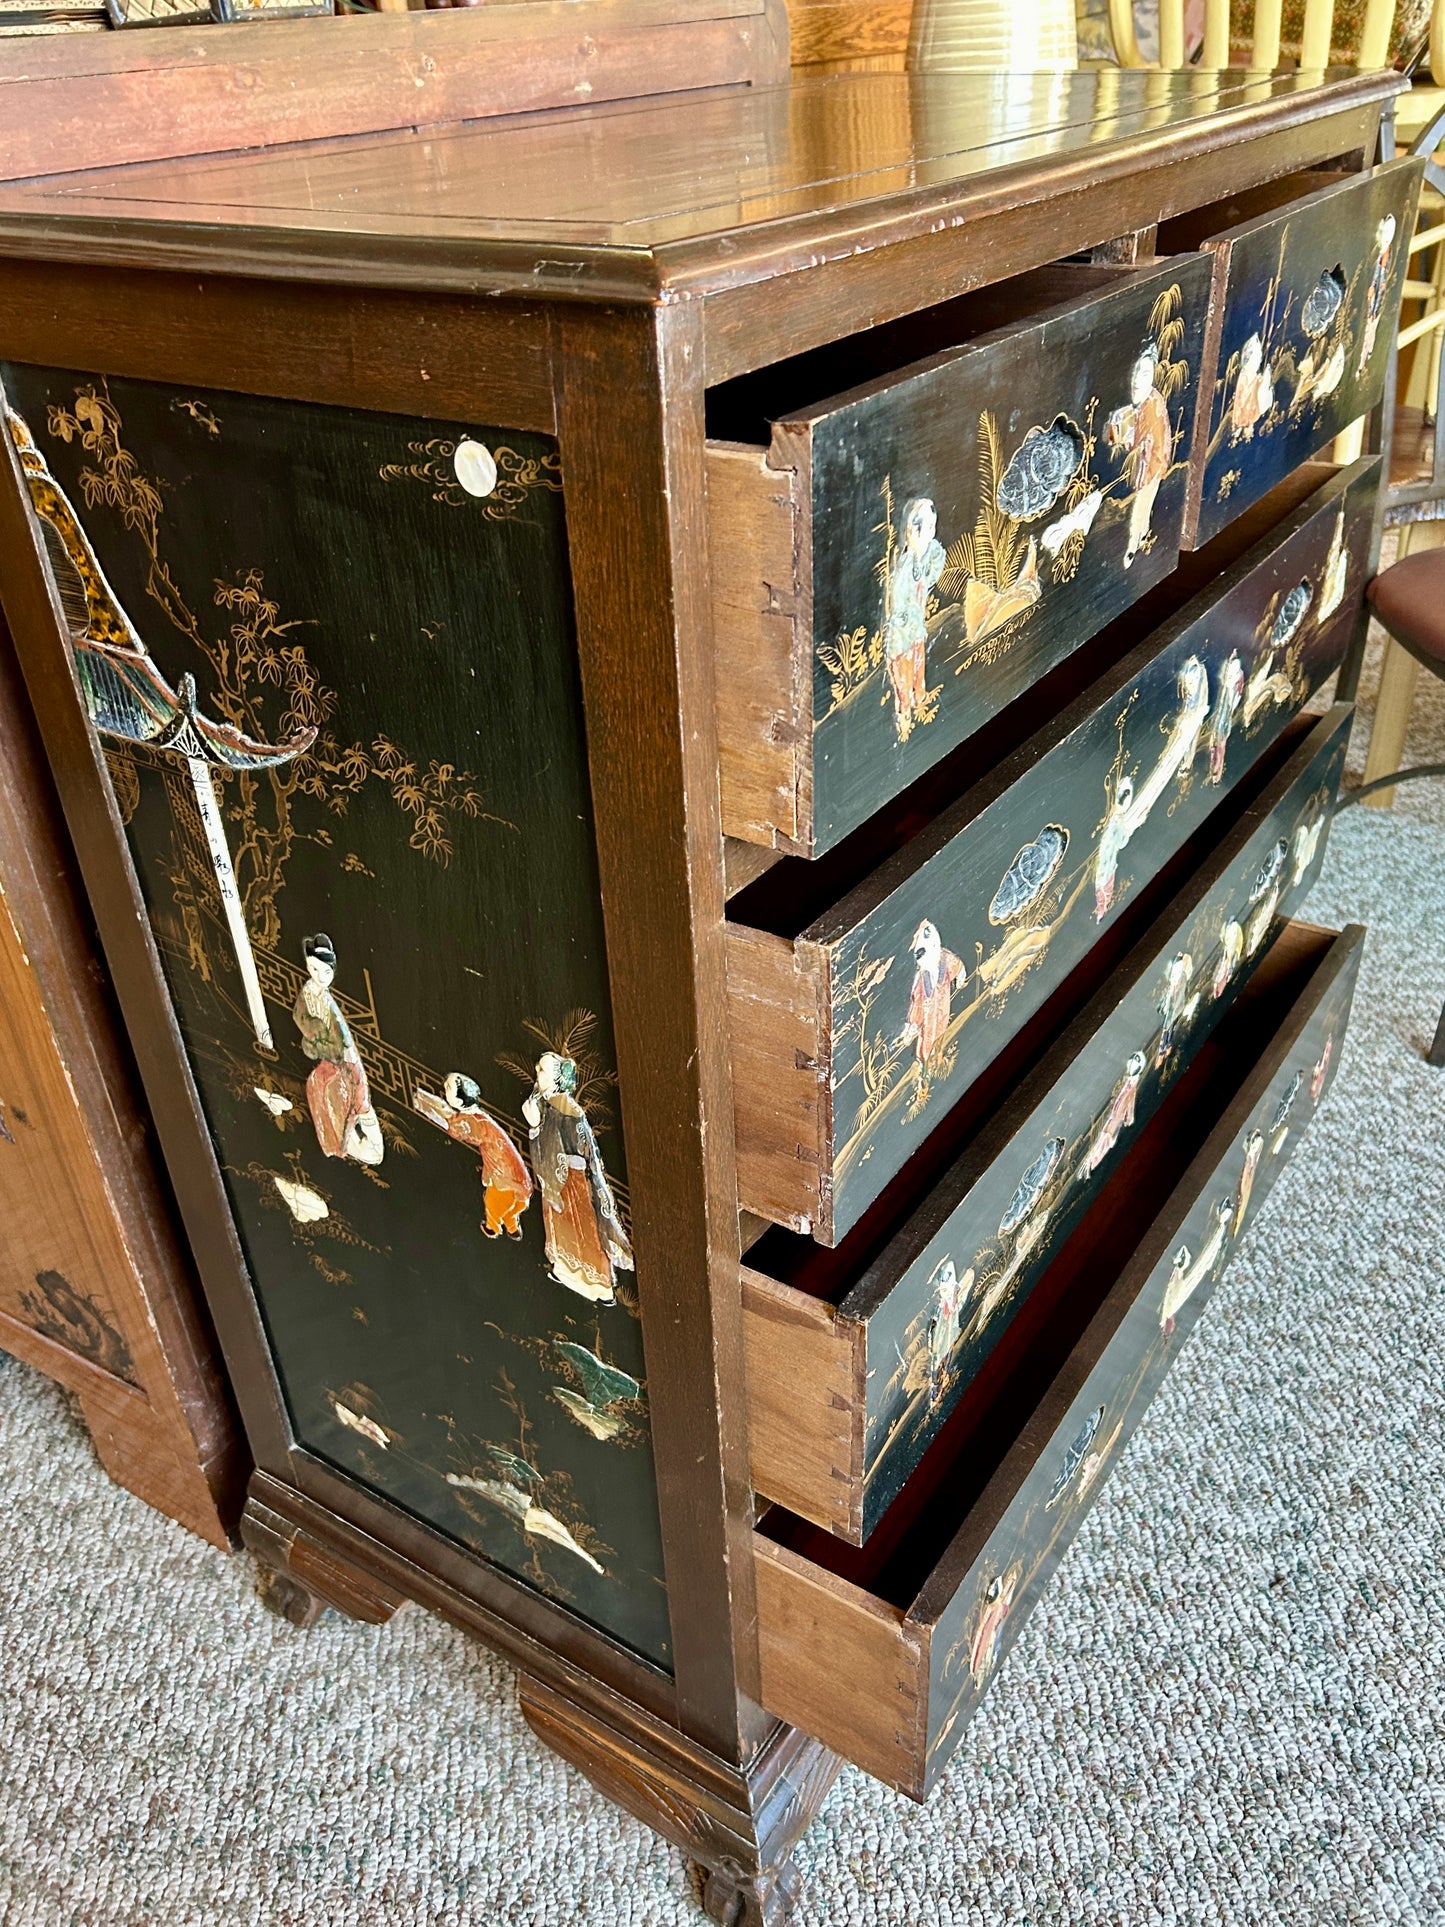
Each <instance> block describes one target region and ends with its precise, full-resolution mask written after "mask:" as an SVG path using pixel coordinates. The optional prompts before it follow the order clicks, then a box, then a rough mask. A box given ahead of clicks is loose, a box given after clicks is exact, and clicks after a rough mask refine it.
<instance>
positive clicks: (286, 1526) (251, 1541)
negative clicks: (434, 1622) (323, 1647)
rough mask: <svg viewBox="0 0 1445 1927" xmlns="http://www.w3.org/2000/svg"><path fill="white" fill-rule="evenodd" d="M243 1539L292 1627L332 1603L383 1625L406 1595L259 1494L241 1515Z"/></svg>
mask: <svg viewBox="0 0 1445 1927" xmlns="http://www.w3.org/2000/svg"><path fill="white" fill-rule="evenodd" d="M241 1543H242V1544H243V1545H244V1546H245V1547H247V1549H248V1550H249V1551H251V1552H253V1553H254V1554H255V1555H256V1558H257V1560H258V1561H259V1563H260V1566H261V1573H262V1581H261V1596H262V1598H263V1600H264V1601H265V1603H266V1605H267V1606H269V1607H270V1608H271V1609H272V1611H273V1612H277V1613H279V1614H280V1616H281V1617H282V1618H283V1619H289V1620H290V1621H291V1623H292V1625H293V1626H312V1625H314V1624H315V1623H316V1621H317V1620H318V1619H319V1618H320V1617H321V1614H322V1613H323V1612H324V1611H325V1609H326V1608H327V1607H328V1606H332V1607H334V1608H335V1609H336V1611H337V1612H339V1613H344V1614H345V1616H346V1617H347V1618H348V1619H359V1620H361V1621H362V1622H363V1623H364V1624H366V1625H368V1626H384V1625H385V1624H386V1622H387V1620H388V1619H390V1618H391V1616H392V1614H393V1613H394V1612H395V1611H396V1609H397V1607H398V1606H401V1605H404V1604H405V1603H406V1602H405V1596H404V1595H403V1594H402V1593H399V1592H397V1591H395V1590H394V1589H393V1588H392V1587H390V1586H388V1585H387V1584H386V1583H385V1581H384V1580H381V1579H378V1578H376V1577H375V1576H374V1575H373V1574H370V1573H366V1572H363V1571H362V1570H361V1569H360V1568H359V1567H357V1566H354V1565H352V1564H351V1563H350V1562H349V1561H346V1560H342V1559H339V1558H337V1556H336V1555H335V1554H334V1553H333V1552H332V1551H331V1550H330V1549H329V1548H328V1547H326V1546H323V1545H322V1544H321V1543H320V1542H319V1541H318V1540H316V1539H313V1538H312V1537H311V1535H310V1534H309V1533H308V1532H307V1531H306V1530H305V1529H304V1528H303V1527H302V1526H300V1525H298V1524H297V1523H296V1522H295V1521H294V1520H292V1519H288V1518H286V1517H285V1516H284V1515H283V1514H281V1513H279V1512H273V1511H272V1509H271V1508H270V1506H268V1505H266V1504H265V1503H264V1502H263V1501H261V1500H259V1499H257V1498H256V1496H255V1494H254V1493H253V1494H252V1496H251V1497H250V1498H248V1499H247V1501H246V1509H245V1511H244V1512H243V1513H242V1514H241Z"/></svg>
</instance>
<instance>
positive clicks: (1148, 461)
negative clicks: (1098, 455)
mask: <svg viewBox="0 0 1445 1927" xmlns="http://www.w3.org/2000/svg"><path fill="white" fill-rule="evenodd" d="M1158 374H1159V350H1158V347H1157V346H1156V345H1155V343H1154V342H1152V341H1148V342H1146V343H1145V344H1144V348H1143V351H1142V352H1141V353H1140V354H1139V356H1138V357H1137V358H1136V360H1135V362H1134V366H1133V367H1132V369H1130V371H1129V403H1128V406H1127V407H1125V408H1116V409H1115V410H1114V412H1113V414H1112V415H1110V417H1109V420H1108V423H1107V425H1106V428H1105V434H1106V436H1107V439H1108V443H1109V446H1110V448H1112V449H1113V450H1114V451H1115V453H1116V454H1122V455H1123V456H1124V458H1125V461H1126V463H1127V464H1128V466H1129V469H1130V471H1131V472H1130V480H1131V481H1132V482H1133V484H1134V497H1133V500H1132V501H1131V502H1130V504H1129V542H1128V546H1127V547H1126V549H1125V550H1124V567H1125V568H1126V569H1128V568H1132V567H1133V563H1134V557H1135V556H1136V555H1137V554H1138V553H1139V551H1140V549H1142V548H1143V546H1144V544H1145V542H1146V541H1147V540H1148V537H1149V529H1150V524H1151V522H1152V520H1153V516H1154V498H1155V497H1156V496H1157V495H1158V493H1159V484H1160V483H1161V482H1162V481H1163V480H1164V477H1165V476H1166V475H1167V474H1168V473H1169V464H1170V463H1171V462H1172V461H1173V459H1174V430H1173V429H1172V428H1171V426H1170V424H1169V404H1168V403H1167V402H1166V401H1165V399H1164V397H1163V395H1161V394H1160V392H1159V389H1158V387H1157V385H1156V382H1157V377H1158Z"/></svg>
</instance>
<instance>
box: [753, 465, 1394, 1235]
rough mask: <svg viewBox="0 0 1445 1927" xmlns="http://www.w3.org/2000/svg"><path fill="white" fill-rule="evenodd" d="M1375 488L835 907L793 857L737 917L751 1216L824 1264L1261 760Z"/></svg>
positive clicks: (1343, 504) (1204, 610)
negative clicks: (829, 1248)
mask: <svg viewBox="0 0 1445 1927" xmlns="http://www.w3.org/2000/svg"><path fill="white" fill-rule="evenodd" d="M1377 468H1378V465H1377V464H1376V463H1374V462H1366V463H1359V464H1356V465H1355V466H1354V467H1353V468H1351V469H1348V470H1344V471H1340V472H1339V473H1337V474H1335V475H1334V476H1333V477H1332V478H1331V479H1330V480H1329V481H1327V482H1326V483H1324V484H1323V486H1321V487H1319V488H1317V489H1315V490H1314V491H1313V492H1312V493H1311V494H1310V495H1309V496H1308V497H1306V499H1305V500H1304V501H1303V502H1300V503H1298V505H1297V506H1296V507H1294V508H1292V509H1290V510H1288V511H1287V512H1286V513H1285V514H1284V516H1283V518H1282V520H1280V521H1279V522H1278V523H1277V524H1276V525H1275V526H1274V527H1273V528H1272V530H1271V532H1270V533H1269V534H1268V535H1267V536H1265V537H1264V538H1263V539H1262V540H1260V541H1258V542H1256V543H1255V544H1254V545H1253V546H1252V547H1250V548H1248V549H1247V550H1246V552H1245V553H1244V554H1243V555H1241V556H1238V557H1237V558H1236V559H1235V560H1234V561H1233V562H1232V563H1230V564H1229V566H1228V567H1226V568H1224V569H1223V570H1222V572H1221V573H1220V574H1219V576H1218V579H1217V580H1214V581H1212V582H1211V586H1210V587H1209V588H1208V589H1207V590H1206V592H1205V593H1204V594H1202V595H1199V596H1196V597H1195V598H1194V600H1192V601H1190V602H1189V603H1187V604H1186V605H1185V607H1184V608H1183V609H1182V610H1180V611H1178V613H1177V614H1175V615H1174V616H1173V617H1172V618H1171V619H1170V620H1168V621H1166V622H1165V623H1164V624H1163V625H1162V626H1161V627H1160V628H1158V629H1156V630H1154V631H1153V632H1152V633H1151V634H1150V635H1149V636H1148V638H1147V639H1146V640H1145V641H1144V642H1143V643H1142V644H1140V645H1139V646H1138V647H1137V648H1136V649H1133V650H1131V651H1130V652H1129V653H1128V654H1126V655H1124V656H1123V657H1122V660H1118V659H1116V660H1115V661H1114V664H1113V667H1112V668H1110V669H1109V670H1108V671H1107V673H1105V674H1104V675H1103V676H1101V677H1100V678H1099V679H1098V680H1097V681H1096V682H1094V683H1093V684H1091V685H1090V687H1089V688H1088V689H1087V690H1086V691H1085V692H1084V694H1083V695H1082V696H1080V697H1079V699H1078V700H1077V701H1076V702H1075V703H1073V704H1072V705H1071V706H1070V707H1068V708H1067V709H1066V710H1065V711H1064V712H1063V714H1062V715H1061V716H1059V717H1058V718H1057V719H1056V721H1054V722H1053V723H1051V724H1050V725H1049V726H1048V728H1047V729H1045V730H1043V731H1041V732H1040V733H1039V734H1038V735H1037V736H1035V737H1034V738H1033V739H1032V740H1031V741H1029V742H1028V743H1026V744H1025V745H1024V746H1023V747H1022V748H1021V749H1020V750H1018V751H1017V752H1016V753H1015V754H1014V755H1012V756H1011V757H1008V758H1006V759H1005V761H1004V762H1003V763H1002V764H1001V765H1000V766H999V767H998V769H997V770H996V771H995V772H994V774H993V775H992V776H991V777H989V778H988V779H987V780H986V781H985V782H982V783H980V784H978V785H976V786H975V788H973V789H972V790H970V791H968V792H967V793H966V794H965V795H964V796H963V797H962V798H961V799H960V800H958V801H957V802H954V803H952V804H950V805H949V806H948V807H946V808H945V809H944V810H943V811H942V812H941V814H940V815H938V816H937V817H936V818H935V819H934V820H933V821H932V822H931V823H929V824H927V825H926V827H924V828H923V829H921V830H919V831H918V833H917V834H915V835H913V836H912V837H911V838H910V839H909V840H908V841H906V842H904V843H902V845H901V847H899V848H898V849H896V851H895V852H894V854H893V855H892V856H891V857H889V858H888V859H887V860H886V861H885V862H883V863H882V864H881V865H880V867H879V868H877V869H876V870H874V871H873V873H872V874H871V875H869V876H867V877H866V878H865V879H864V881H863V882H862V883H860V884H858V885H857V886H856V887H855V888H853V889H852V890H851V891H850V892H848V893H847V894H846V895H844V896H843V897H842V898H841V900H839V901H835V902H832V903H827V902H824V903H818V902H817V892H818V891H820V890H822V889H825V888H826V887H827V886H828V883H829V880H830V879H829V877H828V874H827V872H828V871H829V868H830V864H829V863H828V862H826V861H825V862H824V863H823V864H820V865H809V864H806V863H801V862H799V861H798V860H796V859H794V860H784V861H783V862H781V863H778V864H776V865H774V867H773V869H772V870H771V871H769V872H768V873H767V874H766V875H765V876H764V877H762V878H761V879H760V880H759V881H758V882H757V883H755V884H753V885H752V886H751V887H750V888H749V889H748V890H746V891H744V892H743V893H742V894H741V895H740V896H739V897H737V898H735V899H734V900H733V903H732V905H731V906H730V908H731V911H732V915H733V917H734V918H735V922H733V923H732V924H731V925H730V926H729V936H728V943H729V957H728V984H729V1001H730V1014H731V1022H732V1042H733V1074H734V1096H735V1104H736V1113H737V1139H738V1170H739V1196H740V1200H741V1203H742V1206H743V1208H744V1209H745V1210H747V1211H750V1212H752V1213H754V1214H755V1215H756V1216H758V1217H761V1218H764V1219H767V1220H768V1221H770V1222H772V1223H775V1224H781V1225H785V1226H787V1227H789V1228H790V1229H793V1230H796V1231H808V1232H811V1234H812V1235H813V1236H814V1237H815V1238H816V1239H817V1240H818V1241H819V1242H820V1243H822V1244H827V1245H833V1244H836V1243H837V1241H838V1239H839V1238H840V1237H842V1236H843V1235H844V1234H845V1233H846V1232H847V1231H848V1230H849V1229H850V1228H851V1227H852V1226H853V1225H855V1224H856V1223H857V1222H858V1221H859V1219H860V1217H861V1216H862V1214H863V1213H864V1211H866V1210H867V1209H868V1207H869V1206H870V1205H871V1204H872V1203H873V1202H874V1201H875V1200H876V1199H877V1198H879V1197H880V1195H881V1194H882V1193H883V1191H884V1189H885V1187H886V1186H887V1184H888V1182H889V1180H890V1179H892V1178H893V1177H894V1176H895V1175H896V1174H897V1173H898V1172H899V1171H900V1170H901V1168H902V1167H903V1165H904V1164H905V1163H906V1162H907V1160H908V1159H909V1158H910V1157H911V1156H912V1155H913V1154H914V1153H915V1152H917V1151H918V1150H919V1149H920V1148H921V1147H922V1146H923V1144H924V1143H925V1141H926V1139H927V1138H928V1137H929V1136H930V1134H931V1133H932V1132H933V1131H934V1130H935V1129H936V1128H937V1126H938V1125H939V1123H940V1121H941V1120H942V1119H943V1118H944V1117H946V1116H947V1114H948V1113H949V1111H950V1110H951V1109H952V1108H954V1107H955V1106H957V1105H958V1104H959V1102H960V1101H961V1100H962V1099H963V1098H965V1097H966V1096H968V1094H969V1092H970V1087H971V1086H972V1085H974V1083H975V1081H976V1080H977V1079H979V1078H980V1077H982V1076H983V1075H984V1073H985V1072H987V1071H988V1070H989V1069H990V1067H991V1066H992V1065H994V1064H995V1062H996V1060H998V1059H999V1057H1000V1054H1001V1053H1002V1052H1003V1051H1004V1050H1005V1048H1006V1047H1008V1046H1009V1045H1010V1044H1011V1042H1012V1041H1013V1040H1014V1039H1016V1038H1017V1037H1018V1036H1019V1035H1020V1033H1021V1032H1022V1031H1023V1029H1024V1027H1025V1025H1026V1024H1027V1023H1028V1022H1029V1021H1030V1019H1032V1018H1033V1017H1034V1016H1035V1014H1036V1013H1037V1012H1039V1011H1040V1009H1041V1008H1042V1007H1043V1005H1044V1003H1045V1002H1046V1000H1047V999H1048V998H1049V997H1050V996H1051V995H1052V994H1053V993H1055V992H1056V991H1059V990H1061V989H1062V987H1063V986H1064V985H1065V983H1066V981H1067V980H1069V979H1070V978H1071V976H1072V973H1073V972H1074V971H1075V970H1076V969H1077V968H1078V967H1079V966H1080V965H1081V964H1082V963H1083V961H1084V959H1085V958H1086V957H1087V956H1088V954H1089V952H1090V951H1091V950H1092V949H1093V948H1094V946H1095V945H1096V943H1097V942H1098V941H1099V940H1100V937H1101V936H1102V935H1103V934H1104V933H1105V926H1106V925H1109V924H1110V923H1111V920H1112V919H1114V918H1115V917H1116V916H1117V915H1118V912H1119V910H1120V907H1121V905H1122V904H1123V903H1124V902H1125V900H1126V899H1128V898H1130V897H1131V896H1134V895H1137V894H1138V893H1139V892H1140V891H1141V890H1142V889H1143V888H1144V887H1145V886H1146V885H1147V884H1148V883H1150V881H1151V880H1152V879H1154V878H1155V877H1156V876H1157V875H1158V873H1159V872H1160V871H1161V870H1162V869H1163V868H1165V867H1166V866H1167V865H1168V864H1169V863H1170V862H1171V861H1172V860H1173V859H1174V858H1175V857H1176V856H1177V855H1178V853H1179V852H1180V850H1181V849H1182V848H1183V846H1184V844H1185V843H1186V842H1187V841H1188V839H1189V838H1190V837H1191V836H1193V835H1194V834H1195V833H1196V832H1197V831H1198V830H1199V829H1200V828H1201V827H1202V826H1203V824H1204V822H1205V820H1206V819H1207V818H1208V816H1209V815H1210V814H1211V812H1212V811H1213V810H1214V809H1215V808H1216V807H1217V805H1218V804H1219V803H1220V801H1221V800H1222V799H1223V797H1224V796H1225V795H1226V794H1227V793H1228V792H1229V791H1230V790H1231V789H1232V788H1233V787H1234V785H1235V784H1236V783H1237V782H1238V781H1239V780H1240V779H1241V778H1242V777H1243V776H1244V775H1245V774H1246V772H1247V771H1248V770H1249V769H1250V768H1251V766H1252V765H1253V764H1254V763H1255V762H1256V760H1257V759H1258V757H1259V756H1260V755H1261V754H1262V753H1263V752H1264V750H1265V749H1266V748H1267V747H1268V745H1269V744H1270V743H1272V742H1274V741H1275V740H1277V738H1278V737H1279V735H1280V733H1281V731H1282V730H1283V729H1284V728H1285V726H1286V724H1287V723H1288V721H1289V719H1290V718H1291V717H1292V716H1293V715H1294V714H1296V713H1297V712H1298V710H1299V709H1300V708H1301V706H1302V705H1303V704H1304V703H1305V701H1306V700H1307V699H1308V697H1309V696H1310V695H1311V694H1312V693H1313V691H1314V690H1315V689H1316V688H1318V686H1319V685H1320V683H1321V682H1322V681H1323V680H1324V679H1325V677H1326V676H1328V675H1329V674H1330V672H1331V671H1332V670H1333V669H1334V668H1335V667H1336V666H1337V665H1338V663H1339V661H1340V659H1341V656H1342V655H1343V652H1344V649H1345V647H1346V645H1347V643H1348V640H1349V637H1350V633H1351V630H1352V627H1353V624H1354V622H1355V617H1356V610H1357V606H1358V598H1359V595H1360V591H1361V588H1362V586H1363V585H1362V579H1361V578H1362V575H1363V571H1364V567H1365V552H1366V548H1367V544H1368V535H1369V528H1370V521H1371V515H1372V512H1373V505H1374V497H1375V488H1376V479H1377ZM1247 527H1248V524H1247V523H1242V524H1241V525H1240V526H1239V528H1238V529H1236V530H1233V531H1230V532H1228V533H1227V534H1226V536H1225V537H1223V538H1222V539H1221V548H1222V549H1223V548H1227V546H1228V544H1229V543H1230V542H1231V541H1234V540H1236V539H1237V540H1239V541H1243V540H1245V539H1246V535H1245V530H1246V529H1247ZM1214 555H1215V552H1214V551H1211V554H1210V556H1209V557H1208V558H1203V559H1202V560H1203V561H1205V562H1206V563H1207V564H1208V565H1209V569H1208V572H1209V573H1210V574H1211V575H1212V574H1213V560H1214ZM1119 626H1120V628H1124V627H1125V626H1126V625H1125V624H1121V625H1119ZM810 888H812V889H813V891H814V894H813V897H812V901H811V902H810V898H809V892H810ZM815 906H816V907H815ZM810 914H811V921H807V920H806V919H807V918H808V916H809V915H810Z"/></svg>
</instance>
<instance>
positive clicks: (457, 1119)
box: [411, 1071, 532, 1238]
mask: <svg viewBox="0 0 1445 1927" xmlns="http://www.w3.org/2000/svg"><path fill="white" fill-rule="evenodd" d="M442 1092H443V1095H442V1096H441V1097H437V1096H436V1095H435V1093H434V1092H432V1091H423V1090H416V1091H413V1093H412V1099H411V1101H412V1108H413V1109H414V1110H417V1111H420V1112H421V1114H422V1116H423V1117H424V1118H426V1119H427V1121H428V1123H431V1124H435V1125H436V1126H437V1128H438V1129H439V1130H443V1131H445V1132H446V1134H447V1136H448V1137H454V1138H455V1139H456V1140H457V1142H458V1143H459V1144H469V1145H471V1147H472V1149H473V1150H474V1151H475V1152H476V1153H477V1155H478V1156H479V1157H480V1159H481V1161H482V1183H483V1185H484V1186H485V1187H486V1193H485V1195H486V1204H487V1219H486V1223H485V1224H484V1225H483V1226H482V1231H483V1233H484V1234H485V1236H487V1237H488V1238H500V1237H501V1235H502V1233H503V1232H504V1231H505V1232H506V1234H507V1236H508V1237H509V1238H520V1237H521V1235H522V1213H523V1212H524V1211H525V1210H526V1209H527V1206H528V1205H529V1204H530V1203H531V1201H532V1178H531V1173H530V1172H529V1171H528V1170H527V1167H526V1165H525V1164H524V1163H523V1162H522V1154H521V1152H520V1151H519V1150H518V1149H517V1147H516V1145H515V1144H513V1142H512V1140H511V1138H510V1137H509V1136H508V1135H507V1133H506V1131H505V1130H504V1129H503V1128H502V1126H501V1125H500V1124H498V1122H497V1120H496V1119H495V1118H494V1117H491V1116H489V1115H488V1113H487V1112H486V1111H484V1110H483V1109H482V1093H481V1087H480V1086H479V1085H478V1084H477V1083H476V1082H475V1080H474V1079H472V1078H470V1077H463V1076H462V1074H461V1072H460V1071H452V1072H451V1073H450V1074H449V1075H448V1077H447V1080H446V1082H445V1084H444V1085H443V1086H442Z"/></svg>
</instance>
